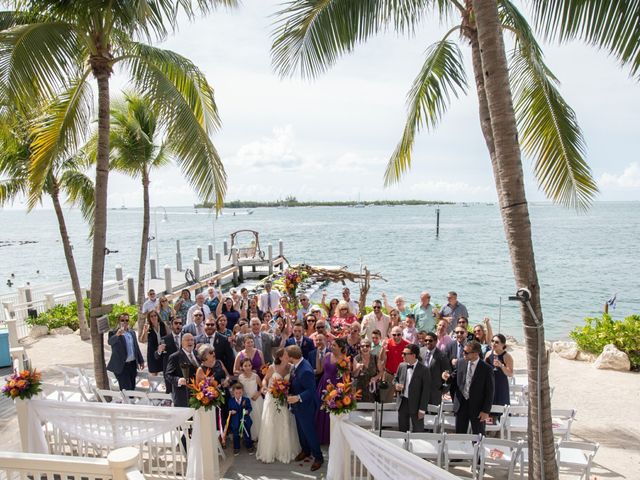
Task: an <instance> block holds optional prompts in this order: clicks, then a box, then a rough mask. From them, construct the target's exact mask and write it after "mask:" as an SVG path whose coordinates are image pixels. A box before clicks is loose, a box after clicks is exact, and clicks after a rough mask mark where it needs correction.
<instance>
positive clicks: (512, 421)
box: [504, 405, 529, 440]
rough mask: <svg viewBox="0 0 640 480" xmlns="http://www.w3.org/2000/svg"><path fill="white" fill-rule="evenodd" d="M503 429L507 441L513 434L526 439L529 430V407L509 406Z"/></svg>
mask: <svg viewBox="0 0 640 480" xmlns="http://www.w3.org/2000/svg"><path fill="white" fill-rule="evenodd" d="M506 417H507V418H506V420H505V423H504V429H505V431H506V432H507V440H511V436H512V435H513V434H514V433H522V434H524V436H525V437H526V435H527V430H528V429H529V407H525V406H518V405H515V406H514V405H511V406H510V407H509V410H508V412H507V415H506Z"/></svg>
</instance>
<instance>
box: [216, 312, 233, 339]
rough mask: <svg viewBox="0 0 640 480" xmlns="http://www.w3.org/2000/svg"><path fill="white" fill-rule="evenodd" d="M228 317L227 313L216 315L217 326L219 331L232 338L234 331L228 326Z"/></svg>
mask: <svg viewBox="0 0 640 480" xmlns="http://www.w3.org/2000/svg"><path fill="white" fill-rule="evenodd" d="M227 323H228V322H227V317H226V315H218V316H217V317H216V327H217V331H218V332H220V333H221V334H222V335H224V336H225V337H227V338H231V335H232V333H233V332H232V331H231V329H229V328H227Z"/></svg>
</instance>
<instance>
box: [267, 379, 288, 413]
mask: <svg viewBox="0 0 640 480" xmlns="http://www.w3.org/2000/svg"><path fill="white" fill-rule="evenodd" d="M289 386H290V384H289V380H284V379H281V378H276V379H274V380H273V383H272V384H271V386H270V387H269V393H271V395H272V396H273V399H274V401H275V402H276V409H277V410H278V411H280V410H281V408H282V407H284V406H285V405H286V404H287V395H289Z"/></svg>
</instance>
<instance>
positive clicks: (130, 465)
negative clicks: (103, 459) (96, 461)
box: [107, 447, 140, 480]
mask: <svg viewBox="0 0 640 480" xmlns="http://www.w3.org/2000/svg"><path fill="white" fill-rule="evenodd" d="M139 457H140V452H139V451H138V449H137V448H135V447H124V448H118V449H116V450H113V451H111V452H109V455H107V461H108V462H109V468H110V469H111V475H112V478H113V480H127V478H129V477H128V476H127V473H130V472H135V471H139V470H138V460H139ZM136 478H137V477H136Z"/></svg>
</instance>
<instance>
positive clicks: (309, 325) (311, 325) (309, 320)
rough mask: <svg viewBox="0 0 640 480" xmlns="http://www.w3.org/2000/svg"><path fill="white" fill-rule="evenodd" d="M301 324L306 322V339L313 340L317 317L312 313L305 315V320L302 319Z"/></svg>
mask: <svg viewBox="0 0 640 480" xmlns="http://www.w3.org/2000/svg"><path fill="white" fill-rule="evenodd" d="M300 321H301V322H304V324H303V325H304V335H305V336H306V337H309V338H311V335H313V334H314V333H315V331H316V317H315V315H313V314H312V313H309V314H307V315H305V317H304V318H302V319H300Z"/></svg>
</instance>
